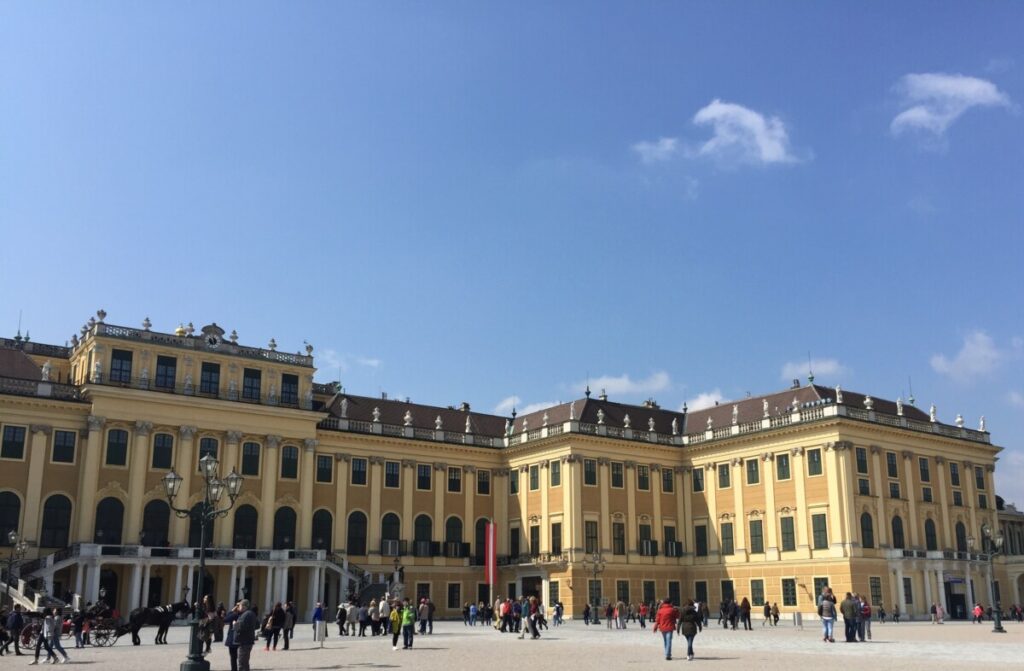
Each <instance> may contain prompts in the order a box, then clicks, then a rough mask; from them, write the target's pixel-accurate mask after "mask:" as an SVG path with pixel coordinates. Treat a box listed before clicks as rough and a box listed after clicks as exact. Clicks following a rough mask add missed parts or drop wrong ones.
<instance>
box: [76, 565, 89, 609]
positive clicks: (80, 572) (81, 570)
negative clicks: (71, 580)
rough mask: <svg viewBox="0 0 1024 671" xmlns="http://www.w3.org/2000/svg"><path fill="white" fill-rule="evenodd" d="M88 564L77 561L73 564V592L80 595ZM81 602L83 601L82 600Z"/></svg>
mask: <svg viewBox="0 0 1024 671" xmlns="http://www.w3.org/2000/svg"><path fill="white" fill-rule="evenodd" d="M86 566H88V564H83V563H81V562H79V563H78V564H76V565H75V594H77V595H78V596H79V597H81V596H82V585H83V584H84V577H85V568H86ZM82 603H85V602H84V601H83V602H82Z"/></svg>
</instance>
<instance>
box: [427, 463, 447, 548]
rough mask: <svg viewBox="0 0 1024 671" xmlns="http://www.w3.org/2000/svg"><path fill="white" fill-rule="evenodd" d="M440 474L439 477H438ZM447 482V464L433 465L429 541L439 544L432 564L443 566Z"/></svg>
mask: <svg viewBox="0 0 1024 671" xmlns="http://www.w3.org/2000/svg"><path fill="white" fill-rule="evenodd" d="M439 474H440V475H439ZM447 482H448V464H443V463H440V462H435V463H434V483H433V484H434V528H433V531H434V537H433V538H432V539H431V540H435V541H439V542H440V543H441V556H440V557H434V564H437V565H440V566H443V565H444V563H445V554H446V551H445V547H444V535H445V533H444V532H445V524H444V493H445V489H447Z"/></svg>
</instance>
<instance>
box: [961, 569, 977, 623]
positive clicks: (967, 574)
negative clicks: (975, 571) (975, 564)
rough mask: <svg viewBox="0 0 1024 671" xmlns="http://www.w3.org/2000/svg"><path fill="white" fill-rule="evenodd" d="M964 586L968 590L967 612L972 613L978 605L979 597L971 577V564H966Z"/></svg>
mask: <svg viewBox="0 0 1024 671" xmlns="http://www.w3.org/2000/svg"><path fill="white" fill-rule="evenodd" d="M964 586H965V587H966V588H967V589H966V590H965V591H966V592H967V612H968V613H970V612H971V610H972V609H973V608H974V604H976V603H978V599H977V596H976V595H975V594H974V579H973V577H972V575H971V562H970V561H968V562H965V563H964Z"/></svg>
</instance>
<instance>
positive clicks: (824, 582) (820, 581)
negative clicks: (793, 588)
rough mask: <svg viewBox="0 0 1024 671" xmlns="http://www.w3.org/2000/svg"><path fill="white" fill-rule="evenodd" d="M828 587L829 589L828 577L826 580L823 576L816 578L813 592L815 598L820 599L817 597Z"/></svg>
mask: <svg viewBox="0 0 1024 671" xmlns="http://www.w3.org/2000/svg"><path fill="white" fill-rule="evenodd" d="M826 587H828V578H827V577H825V578H823V577H821V576H817V577H815V578H814V592H812V594H814V595H815V597H814V598H815V599H817V598H818V597H817V595H818V594H821V590H823V589H824V588H826Z"/></svg>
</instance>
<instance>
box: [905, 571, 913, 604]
mask: <svg viewBox="0 0 1024 671" xmlns="http://www.w3.org/2000/svg"><path fill="white" fill-rule="evenodd" d="M903 601H904V602H905V603H906V604H907V605H908V606H909V605H911V604H912V603H914V583H913V582H911V580H910V578H908V577H906V576H904V577H903Z"/></svg>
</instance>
